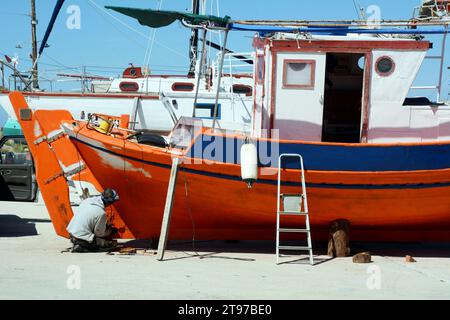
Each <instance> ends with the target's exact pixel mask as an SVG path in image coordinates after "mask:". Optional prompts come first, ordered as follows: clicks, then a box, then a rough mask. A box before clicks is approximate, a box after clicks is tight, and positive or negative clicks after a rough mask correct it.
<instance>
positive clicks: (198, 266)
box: [0, 202, 450, 300]
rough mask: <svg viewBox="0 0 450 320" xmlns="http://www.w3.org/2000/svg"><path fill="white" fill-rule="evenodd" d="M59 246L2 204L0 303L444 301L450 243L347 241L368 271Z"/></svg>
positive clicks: (202, 246) (232, 256) (248, 254)
mask: <svg viewBox="0 0 450 320" xmlns="http://www.w3.org/2000/svg"><path fill="white" fill-rule="evenodd" d="M128 245H135V246H138V247H145V246H147V245H148V243H146V242H131V243H128ZM67 247H69V243H68V240H66V239H63V238H60V237H58V236H57V235H56V234H55V232H54V230H53V226H52V224H51V222H50V220H49V217H48V214H47V211H46V208H45V206H44V205H43V204H36V203H33V204H30V203H9V202H0V256H1V263H0V299H163V300H164V299H174V300H179V299H183V300H184V299H189V300H191V299H192V300H195V299H200V300H203V299H232V300H234V299H239V300H241V299H243V300H246V299H251V300H254V299H257V300H259V299H275V300H278V299H287V300H290V299H295V300H298V299H358V300H359V299H364V300H365V299H450V244H426V245H424V244H414V243H409V244H376V243H371V244H354V243H352V249H354V250H355V251H357V252H360V251H363V250H370V251H371V252H372V253H373V254H374V256H373V257H372V260H373V263H371V264H354V263H352V259H351V257H350V258H342V259H333V260H328V258H327V257H326V256H325V255H322V256H316V260H317V261H318V262H319V263H318V264H317V265H315V266H310V265H308V264H307V260H301V261H299V262H297V263H290V264H282V265H278V266H277V265H275V255H274V243H271V242H241V243H224V242H220V241H215V242H197V243H196V248H195V251H196V252H194V251H193V248H192V244H191V243H172V244H171V245H170V247H169V249H170V250H169V251H168V252H167V254H166V259H168V260H167V261H164V262H158V261H156V258H155V256H154V255H153V253H150V254H142V253H140V254H137V255H133V256H127V255H107V254H105V253H92V254H91V253H89V254H73V253H61V251H62V250H64V249H65V248H67ZM316 252H319V253H325V252H326V247H325V244H320V243H319V244H318V246H316ZM406 254H408V255H412V256H413V257H415V259H416V260H417V262H416V263H409V264H407V263H406V262H405V255H406Z"/></svg>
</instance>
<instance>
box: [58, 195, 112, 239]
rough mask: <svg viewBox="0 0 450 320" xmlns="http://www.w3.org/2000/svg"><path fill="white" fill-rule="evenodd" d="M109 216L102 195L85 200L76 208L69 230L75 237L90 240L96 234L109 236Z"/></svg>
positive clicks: (100, 236)
mask: <svg viewBox="0 0 450 320" xmlns="http://www.w3.org/2000/svg"><path fill="white" fill-rule="evenodd" d="M106 226H107V217H106V211H105V205H104V204H103V201H102V198H101V197H100V196H97V197H93V198H88V199H86V200H83V201H82V202H81V204H80V206H79V207H78V208H76V210H75V215H74V216H73V218H72V220H71V221H70V223H69V225H68V226H67V231H68V232H69V233H70V234H71V235H72V236H73V237H75V238H78V239H81V240H85V241H88V242H91V243H92V242H93V241H94V236H97V237H99V238H102V237H107V236H108V235H109V232H107V227H106Z"/></svg>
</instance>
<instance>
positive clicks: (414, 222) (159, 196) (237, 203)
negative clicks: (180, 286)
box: [10, 8, 450, 241]
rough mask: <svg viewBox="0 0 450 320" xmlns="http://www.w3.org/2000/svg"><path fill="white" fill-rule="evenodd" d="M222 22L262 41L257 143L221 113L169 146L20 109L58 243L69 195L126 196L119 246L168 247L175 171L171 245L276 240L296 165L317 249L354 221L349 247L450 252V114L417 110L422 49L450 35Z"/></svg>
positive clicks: (16, 103)
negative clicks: (336, 228) (248, 168)
mask: <svg viewBox="0 0 450 320" xmlns="http://www.w3.org/2000/svg"><path fill="white" fill-rule="evenodd" d="M126 9H127V10H129V8H126ZM143 11H145V12H143ZM127 12H128V13H130V15H133V14H134V13H133V12H130V11H127ZM139 14H140V17H141V19H144V18H143V14H144V16H145V14H147V17H154V16H155V15H158V14H163V13H161V12H154V11H151V10H147V11H146V10H140V13H139ZM171 14H173V13H171ZM182 19H183V18H182ZM193 19H195V21H196V23H197V24H199V22H198V21H209V19H211V18H210V17H197V16H195V17H194V18H193ZM217 20H218V19H215V21H217ZM225 20H226V22H224V25H221V26H220V27H221V28H223V30H224V32H226V33H227V32H230V31H233V30H238V31H242V30H244V31H256V32H257V34H256V35H255V38H254V39H253V45H254V48H255V57H256V59H255V71H256V72H255V73H254V77H253V81H254V84H253V86H254V88H255V94H254V96H253V99H254V103H253V104H252V105H253V109H252V110H251V117H252V119H251V123H252V127H251V130H250V131H248V130H247V127H246V124H245V122H239V121H236V122H235V123H234V125H235V127H234V128H233V129H228V130H225V129H224V128H221V127H215V126H214V123H215V121H216V120H217V119H216V118H217V114H216V112H214V119H213V126H212V127H211V126H210V125H208V124H205V123H204V120H202V119H199V118H193V117H182V118H180V119H179V120H178V122H177V124H176V125H175V126H174V128H173V129H172V130H171V132H170V133H169V135H167V136H162V135H161V134H159V133H158V132H156V131H153V132H151V131H150V132H149V131H147V132H142V131H139V130H138V131H133V130H131V131H130V130H128V129H126V128H128V125H129V121H130V117H129V115H126V114H125V115H122V116H120V117H112V116H106V115H97V116H96V117H94V118H90V119H89V120H88V121H77V120H74V119H73V117H72V116H71V115H70V113H69V112H67V111H50V110H34V111H33V110H31V109H30V108H29V106H28V104H27V102H26V100H25V98H24V97H23V95H22V94H20V93H12V94H11V95H10V99H11V103H12V105H13V107H14V110H15V113H16V115H17V118H18V120H19V121H20V123H21V126H22V128H23V130H24V134H25V136H26V139H27V141H28V143H29V144H30V148H31V152H32V153H33V157H34V158H35V159H36V166H37V168H38V170H37V179H38V183H39V186H40V188H41V191H42V193H43V196H44V200H45V202H46V205H47V208H48V209H49V212H50V215H51V217H52V222H53V224H54V226H55V229H56V231H57V233H58V234H59V235H61V236H67V231H66V230H65V227H66V226H67V223H68V221H69V220H70V218H71V216H72V209H71V207H70V203H69V201H68V197H67V193H68V185H70V184H72V185H75V186H78V187H79V188H80V189H81V190H82V191H83V194H85V195H86V196H89V195H94V194H99V192H101V191H102V190H103V188H108V187H112V188H114V189H116V190H117V191H118V193H119V194H120V198H121V200H120V201H119V202H118V203H117V204H115V206H114V209H113V213H111V214H110V215H109V218H110V220H111V221H112V222H113V224H114V225H115V226H116V227H118V228H119V229H120V234H119V237H120V238H123V239H128V238H130V237H131V238H141V239H142V238H144V239H148V238H156V237H158V236H159V235H160V232H161V223H162V219H163V212H164V207H165V204H166V201H165V200H166V192H167V190H168V185H169V178H170V171H171V168H172V160H173V159H174V158H178V159H179V161H180V166H179V178H178V180H177V183H176V187H175V190H176V192H175V199H174V203H173V217H172V222H171V228H170V238H171V239H193V238H194V239H196V240H200V239H208V240H211V239H275V236H276V220H277V201H278V199H277V194H278V193H277V184H278V178H277V173H278V166H279V165H280V166H281V167H282V170H281V178H280V184H281V187H282V188H283V193H287V194H298V192H299V189H301V183H300V179H299V177H300V171H299V169H298V167H296V166H295V164H294V163H293V162H292V161H290V160H289V159H288V160H287V161H286V162H283V163H279V156H280V155H282V154H299V155H301V156H302V157H303V159H304V163H305V169H306V172H305V175H306V187H307V189H308V207H309V214H310V221H311V228H312V229H311V230H312V236H313V238H314V239H328V228H329V224H330V222H332V221H333V220H336V219H347V220H349V221H350V222H351V225H352V240H362V241H365V240H370V241H449V240H450V197H449V196H448V193H449V192H450V122H449V120H448V119H450V106H449V105H448V104H445V103H442V102H438V103H433V102H431V101H429V100H428V99H424V98H407V95H408V92H409V91H410V89H411V87H412V84H413V82H414V79H415V77H416V74H417V72H418V70H419V68H420V66H421V65H422V63H423V61H424V59H425V58H426V56H427V52H428V51H429V49H430V47H431V44H430V42H428V41H425V40H423V39H421V37H417V35H421V34H446V33H447V28H448V22H446V21H439V22H438V21H432V23H433V24H434V25H435V27H434V29H431V30H430V29H424V28H421V24H427V26H429V24H431V23H430V22H426V23H425V22H417V21H406V22H391V23H386V24H382V25H381V27H380V28H379V29H373V28H372V27H371V26H368V25H361V24H357V25H348V26H343V25H342V24H341V23H339V24H333V23H331V22H325V23H324V24H318V23H317V22H315V23H313V24H312V25H311V24H308V25H305V23H306V22H304V21H301V22H298V25H295V24H294V22H292V21H288V22H286V23H285V24H284V25H280V22H277V25H275V26H273V25H270V23H267V22H261V23H257V22H255V21H232V20H231V19H229V18H228V19H225ZM222 21H223V20H222ZM447 21H448V20H447ZM184 23H185V24H186V25H190V26H191V27H192V23H186V21H184ZM200 24H201V23H200ZM393 25H395V26H398V25H401V26H403V28H394V27H393ZM412 26H413V28H412ZM194 27H195V26H194ZM225 39H226V37H225ZM224 44H226V41H225V43H224ZM223 47H226V45H224V46H223ZM218 92H219V91H218ZM215 110H216V111H217V103H216V106H215ZM226 112H227V111H226V110H223V113H222V115H223V114H225V113H226ZM250 143H251V144H253V145H254V146H255V147H256V148H255V149H256V150H257V156H258V163H255V164H254V166H255V167H256V168H255V169H257V172H258V176H257V177H255V181H254V182H253V184H251V185H252V187H251V188H248V183H246V182H244V181H242V177H241V165H242V163H241V156H242V155H241V153H240V150H241V147H242V146H243V145H247V144H250ZM247 182H248V181H247ZM303 192H306V191H305V190H302V193H303ZM285 205H287V204H285ZM300 206H301V205H300ZM298 216H299V215H298V214H297V215H295V214H294V215H291V216H288V217H286V218H285V219H286V221H285V222H284V225H285V226H286V228H292V229H298V228H299V220H298ZM300 223H301V222H300ZM292 236H293V235H292Z"/></svg>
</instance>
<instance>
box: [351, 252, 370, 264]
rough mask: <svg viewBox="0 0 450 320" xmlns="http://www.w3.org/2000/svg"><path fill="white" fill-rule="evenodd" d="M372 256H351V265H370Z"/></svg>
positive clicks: (364, 254) (360, 254)
mask: <svg viewBox="0 0 450 320" xmlns="http://www.w3.org/2000/svg"><path fill="white" fill-rule="evenodd" d="M371 262H372V256H371V254H370V252H362V253H358V254H356V255H354V256H353V263H371Z"/></svg>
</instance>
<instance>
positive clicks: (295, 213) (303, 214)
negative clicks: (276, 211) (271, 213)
mask: <svg viewBox="0 0 450 320" xmlns="http://www.w3.org/2000/svg"><path fill="white" fill-rule="evenodd" d="M280 214H282V215H286V216H306V215H308V212H300V211H280Z"/></svg>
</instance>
